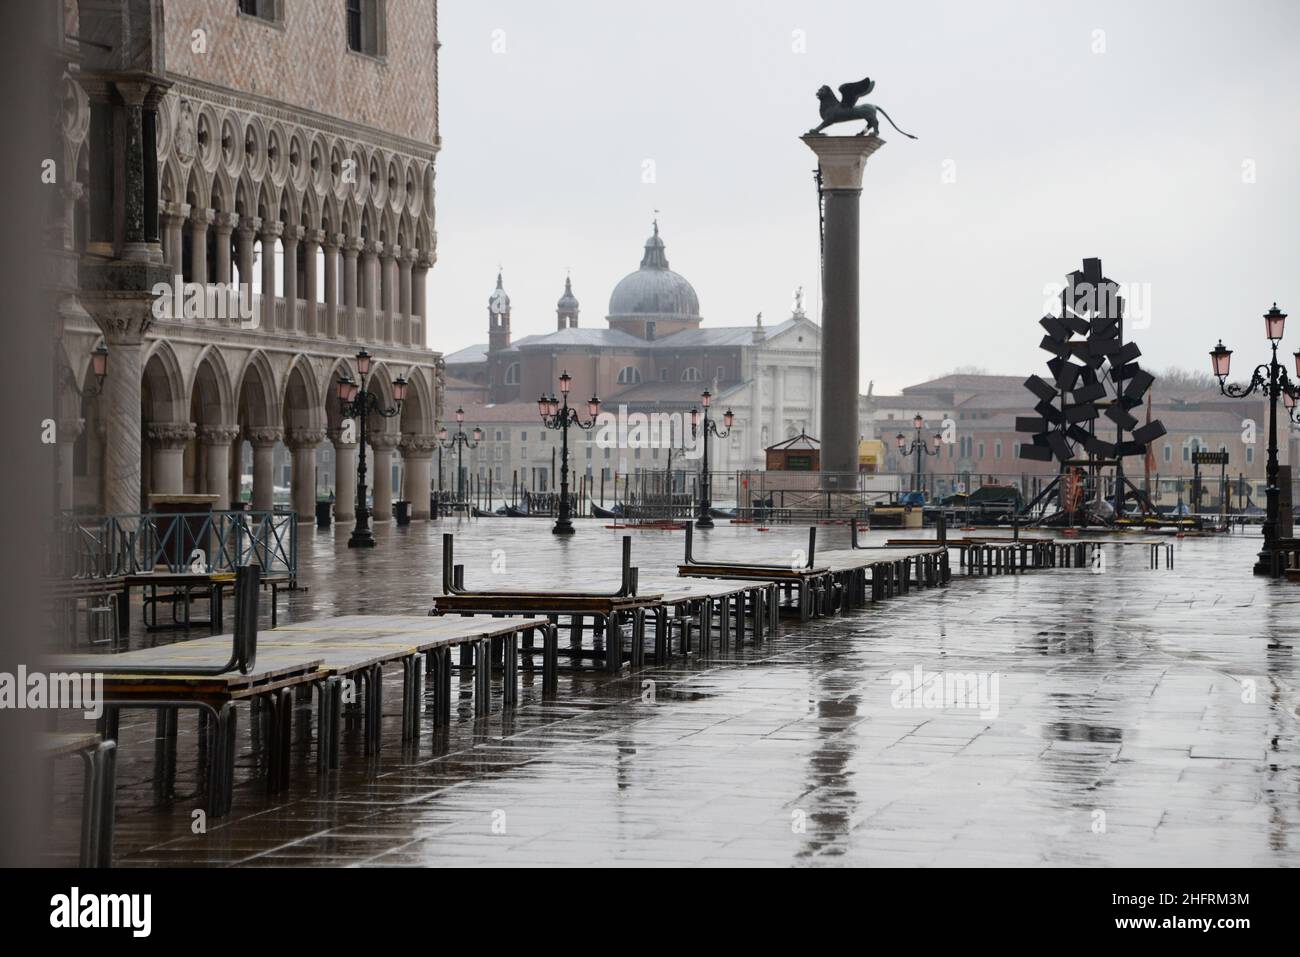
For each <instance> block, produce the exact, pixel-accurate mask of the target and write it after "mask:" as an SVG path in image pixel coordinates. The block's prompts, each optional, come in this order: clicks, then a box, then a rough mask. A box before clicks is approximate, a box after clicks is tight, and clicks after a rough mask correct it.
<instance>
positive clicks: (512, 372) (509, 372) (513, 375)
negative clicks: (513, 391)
mask: <svg viewBox="0 0 1300 957" xmlns="http://www.w3.org/2000/svg"><path fill="white" fill-rule="evenodd" d="M505 384H506V385H518V384H519V363H518V362H512V363H510V365H508V366H506V378H505Z"/></svg>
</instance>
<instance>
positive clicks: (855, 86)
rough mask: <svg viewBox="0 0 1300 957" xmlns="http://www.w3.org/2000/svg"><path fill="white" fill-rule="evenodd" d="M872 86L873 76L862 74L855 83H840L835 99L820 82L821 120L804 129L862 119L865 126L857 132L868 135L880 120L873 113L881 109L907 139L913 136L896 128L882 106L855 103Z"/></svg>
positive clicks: (874, 131) (875, 131)
mask: <svg viewBox="0 0 1300 957" xmlns="http://www.w3.org/2000/svg"><path fill="white" fill-rule="evenodd" d="M875 88H876V82H875V80H872V79H871V78H870V77H865V78H863V79H861V80H859V81H858V82H856V83H841V84H840V95H839V98H838V99H837V98H836V96H835V94H834V93H832V92H831V88H830V87H829V86H823V87H821V89H819V90H818V91H817V101H818V103H819V104H820V113H821V117H822V121H821V123H819V124H818V125H817V126H814V127H813V128H812V129H811V130H809V131H808V132H809V133H810V134H814V133H820V132H821V131H822V130H824V129H826V127H828V126H833V125H834V124H836V123H847V122H849V121H850V120H865V121H866V124H867V125H866V126H864V127H863V128H862V132H860V133H858V134H857V135H858V136H866V135H867V134H868V133H870V134H871V135H872V136H875V135H877V134H878V133H879V132H880V120H879V119H877V118H876V113H877V112H879V113H881V114H882V115H883V116H884V117H885V119H887V120H889V125H890V126H892V127H893V128H894V129H896V130H898V132H900V133H903V135H904V136H906V137H907V138H908V139H913V140H914V139H916V137H915V136H913V135H912V134H911V133H904V132H903V131H902V130H899V129H898V124H897V123H895V122H894V120H893V117H891V116H890V115H889V114H888V113H886V112H885V109H884V107H881V106H876V105H874V104H872V103H859V102H858V100H859V99H861V98H862V97H864V96H866V95H867V94H868V93H870V92H871V91H872V90H874V89H875Z"/></svg>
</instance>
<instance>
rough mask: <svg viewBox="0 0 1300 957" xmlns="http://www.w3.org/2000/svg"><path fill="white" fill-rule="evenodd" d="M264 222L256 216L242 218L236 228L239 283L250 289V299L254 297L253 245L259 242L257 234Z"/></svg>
mask: <svg viewBox="0 0 1300 957" xmlns="http://www.w3.org/2000/svg"><path fill="white" fill-rule="evenodd" d="M261 227H262V221H261V220H260V219H258V218H257V217H256V216H241V217H240V219H239V225H238V226H236V227H235V256H236V259H237V260H238V262H239V281H240V283H241V284H242V285H244V286H246V287H247V289H248V298H249V300H250V301H251V300H252V297H253V243H255V242H256V241H257V232H258V230H259V229H261Z"/></svg>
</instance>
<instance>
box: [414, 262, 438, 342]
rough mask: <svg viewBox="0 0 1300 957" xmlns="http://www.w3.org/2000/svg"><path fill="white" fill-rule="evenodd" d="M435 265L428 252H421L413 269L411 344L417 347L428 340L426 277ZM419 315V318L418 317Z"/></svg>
mask: <svg viewBox="0 0 1300 957" xmlns="http://www.w3.org/2000/svg"><path fill="white" fill-rule="evenodd" d="M432 265H433V260H432V259H430V258H429V256H428V254H427V253H421V254H420V255H419V256H417V257H416V259H415V266H414V267H413V268H412V270H411V345H413V346H416V347H417V348H423V346H424V344H425V341H426V333H425V326H426V325H428V323H427V321H426V316H425V312H426V310H427V308H428V306H427V303H426V299H425V287H424V281H425V277H426V276H428V274H429V267H430V266H432ZM416 317H418V318H416Z"/></svg>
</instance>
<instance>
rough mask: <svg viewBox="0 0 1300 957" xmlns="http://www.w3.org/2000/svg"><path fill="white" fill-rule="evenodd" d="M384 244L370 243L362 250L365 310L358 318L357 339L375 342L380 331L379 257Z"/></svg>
mask: <svg viewBox="0 0 1300 957" xmlns="http://www.w3.org/2000/svg"><path fill="white" fill-rule="evenodd" d="M383 250H384V244H383V243H377V242H369V243H366V244H365V246H363V247H362V250H361V273H362V275H363V276H364V277H365V283H366V290H365V292H366V297H365V298H366V301H365V310H364V313H363V314H362V315H359V316H358V317H357V339H359V340H368V341H373V340H375V339H377V338H378V329H379V294H380V282H379V255H380V253H382V252H383Z"/></svg>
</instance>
